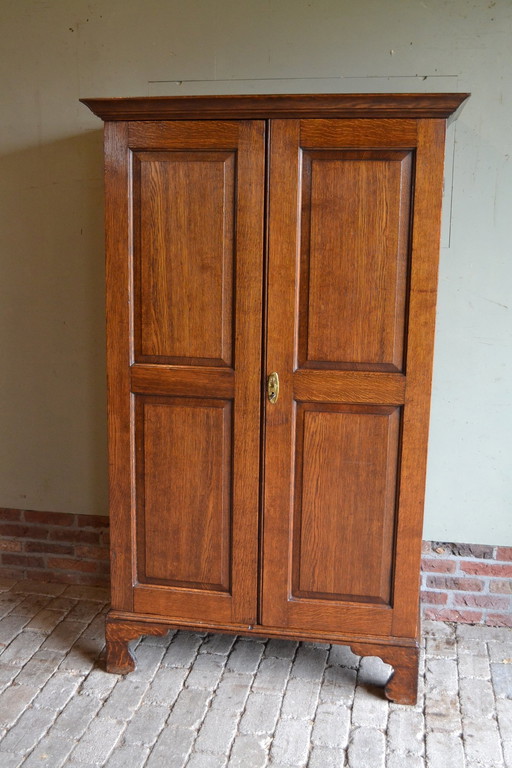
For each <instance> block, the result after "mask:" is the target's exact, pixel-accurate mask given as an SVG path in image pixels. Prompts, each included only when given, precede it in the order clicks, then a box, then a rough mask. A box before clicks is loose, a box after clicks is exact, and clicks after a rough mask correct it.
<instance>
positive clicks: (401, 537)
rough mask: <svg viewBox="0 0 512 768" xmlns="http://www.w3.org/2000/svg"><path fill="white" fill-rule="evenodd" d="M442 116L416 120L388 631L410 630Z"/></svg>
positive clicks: (414, 618) (414, 615)
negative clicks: (392, 594) (393, 601)
mask: <svg viewBox="0 0 512 768" xmlns="http://www.w3.org/2000/svg"><path fill="white" fill-rule="evenodd" d="M444 137H445V122H444V120H420V121H418V149H417V156H416V173H415V185H414V186H415V190H414V226H413V237H412V254H411V279H410V297H409V324H408V333H407V371H406V373H407V377H406V381H407V383H406V390H405V407H404V421H403V436H402V461H401V476H400V500H399V514H398V520H397V537H396V541H397V556H396V572H395V584H394V590H395V593H396V595H399V596H400V599H399V600H397V603H396V606H395V611H394V617H393V632H394V634H396V635H400V636H402V635H403V636H411V637H413V636H415V635H416V634H417V631H418V607H419V600H418V591H419V574H420V559H421V534H422V523H423V502H424V495H425V475H426V464H427V441H428V427H429V413H430V390H431V379H432V360H433V353H434V328H435V313H436V293H437V268H438V261H439V241H440V222H441V203H442V189H443V161H444Z"/></svg>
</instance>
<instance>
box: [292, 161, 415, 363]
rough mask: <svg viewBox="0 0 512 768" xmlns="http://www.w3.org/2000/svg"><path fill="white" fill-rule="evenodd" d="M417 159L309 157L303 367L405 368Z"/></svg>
mask: <svg viewBox="0 0 512 768" xmlns="http://www.w3.org/2000/svg"><path fill="white" fill-rule="evenodd" d="M410 197H411V152H408V151H403V150H386V151H384V150H364V151H363V150H355V151H354V150H353V151H348V150H346V151H335V150H304V151H303V153H302V210H301V275H300V317H301V325H300V330H299V365H300V366H304V367H324V368H345V369H346V368H352V369H366V370H389V371H392V370H401V369H402V367H403V348H404V327H405V296H406V273H407V254H408V244H409V209H410Z"/></svg>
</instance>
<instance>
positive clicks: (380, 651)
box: [106, 611, 419, 704]
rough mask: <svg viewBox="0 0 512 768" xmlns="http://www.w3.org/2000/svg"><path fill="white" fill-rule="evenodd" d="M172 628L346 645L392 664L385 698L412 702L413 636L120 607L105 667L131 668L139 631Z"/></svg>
mask: <svg viewBox="0 0 512 768" xmlns="http://www.w3.org/2000/svg"><path fill="white" fill-rule="evenodd" d="M173 629H182V630H188V631H195V632H207V631H208V632H209V631H214V632H219V633H223V634H236V635H243V636H244V637H251V636H253V637H269V638H271V637H278V638H284V639H287V640H296V641H300V642H330V643H333V644H337V645H347V646H350V648H351V650H352V652H353V653H355V654H356V655H357V656H377V657H378V658H380V659H382V661H383V662H384V663H385V664H389V665H390V666H391V667H393V672H392V673H391V676H390V677H389V679H388V681H387V683H386V684H385V686H384V694H385V696H386V698H387V699H389V700H390V701H394V702H396V703H397V704H415V703H416V698H417V691H418V665H419V642H418V640H417V639H413V638H393V637H385V638H384V637H383V638H380V637H373V638H372V639H371V641H369V640H368V638H359V637H354V636H349V635H343V634H339V635H338V634H336V635H330V636H329V637H326V636H325V634H316V633H313V632H294V631H293V630H290V629H289V628H287V629H285V630H283V629H282V628H280V627H263V626H261V625H254V626H248V625H238V624H235V625H229V626H223V625H219V626H217V625H215V626H212V625H208V626H206V625H202V624H198V623H189V622H186V621H179V620H178V621H169V620H167V619H160V618H158V619H156V618H155V617H154V616H140V615H137V616H133V615H132V614H130V613H127V612H124V611H110V612H109V613H108V614H107V617H106V645H107V654H106V669H107V672H111V673H114V674H118V675H126V674H128V673H129V672H133V670H134V669H135V666H136V658H135V656H134V655H133V652H132V651H131V649H130V648H129V645H128V644H129V643H130V641H131V640H136V639H137V638H139V637H141V636H142V635H161V636H162V635H165V634H166V633H167V632H170V631H171V630H173Z"/></svg>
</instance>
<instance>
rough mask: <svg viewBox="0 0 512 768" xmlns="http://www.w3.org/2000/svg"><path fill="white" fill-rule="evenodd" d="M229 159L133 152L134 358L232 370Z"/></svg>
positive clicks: (232, 169)
mask: <svg viewBox="0 0 512 768" xmlns="http://www.w3.org/2000/svg"><path fill="white" fill-rule="evenodd" d="M235 176H236V157H235V153H234V152H233V151H220V150H219V151H216V152H212V151H209V152H208V151H204V150H202V151H195V152H193V151H178V150H167V151H160V152H156V151H152V152H142V151H138V152H134V153H133V184H134V201H135V212H134V251H135V280H136V297H137V302H138V307H139V310H138V311H137V312H136V318H137V328H136V345H137V348H136V359H138V360H141V361H145V362H147V361H154V362H170V363H189V364H193V363H197V364H202V365H222V364H223V365H231V363H232V336H233V328H232V318H233V306H232V305H233V285H232V284H233V248H234V230H233V227H234V220H235V216H234V207H235V181H236V179H235Z"/></svg>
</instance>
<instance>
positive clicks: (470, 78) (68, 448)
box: [0, 0, 512, 544]
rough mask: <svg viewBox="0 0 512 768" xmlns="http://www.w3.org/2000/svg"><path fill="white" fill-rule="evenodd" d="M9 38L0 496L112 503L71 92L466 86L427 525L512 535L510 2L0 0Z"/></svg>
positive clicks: (89, 197)
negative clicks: (468, 93) (469, 94)
mask: <svg viewBox="0 0 512 768" xmlns="http://www.w3.org/2000/svg"><path fill="white" fill-rule="evenodd" d="M0 29H1V30H2V37H1V39H2V43H1V46H0V67H1V77H0V103H1V105H2V106H1V109H0V153H1V157H0V355H1V358H0V359H1V365H0V506H12V507H25V508H32V509H43V510H58V511H70V512H80V513H102V512H105V513H106V510H107V501H106V448H105V400H104V352H103V347H104V334H103V240H102V238H103V233H102V205H103V200H102V181H101V175H102V167H101V164H102V156H101V125H100V123H99V121H98V120H97V119H96V118H94V117H93V116H92V115H91V114H90V113H89V112H88V111H87V110H86V108H85V107H83V106H81V105H80V104H78V98H79V97H81V96H82V97H86V96H88V97H90V96H133V95H146V94H148V95H157V94H171V95H172V94H178V93H184V94H185V93H205V92H207V93H236V92H239V93H244V92H247V93H256V92H300V91H303V92H315V91H316V92H320V91H331V92H336V91H340V92H343V91H367V92H368V91H420V90H421V91H425V90H427V91H438V90H443V91H449V90H459V91H471V92H472V94H473V95H472V98H471V100H470V101H469V103H468V104H467V106H466V107H465V108H464V111H463V112H462V114H461V116H460V117H459V119H458V121H457V122H456V123H455V125H454V128H453V129H451V130H450V135H449V143H448V151H447V176H446V179H447V183H446V187H447V189H446V200H445V220H444V223H443V248H442V253H441V271H440V292H439V305H438V306H439V311H438V330H437V342H436V359H435V375H434V395H433V404H432V423H431V443H430V459H429V471H428V489H427V501H426V522H425V537H426V538H428V539H440V540H448V541H464V542H470V543H489V544H495V543H503V544H512V522H511V521H512V461H511V456H512V445H511V443H512V423H511V422H512V417H511V413H512V375H511V368H512V321H511V317H512V311H511V309H512V308H511V304H512V247H511V241H512V231H511V230H512V162H511V154H512V86H511V83H512V52H511V51H512V3H511V2H510V0H487V2H476V0H475V1H474V2H470V1H469V0H424V1H421V0H420V1H419V2H413V1H412V0H387V2H382V0H357V2H356V1H352V2H349V1H348V0H344V1H343V0H261V1H259V0H237V1H236V2H235V0H216V2H213V1H212V0H210V1H208V0H188V1H187V2H185V0H180V1H179V2H178V0H88V1H87V0H65V1H64V0H2V2H0Z"/></svg>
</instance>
